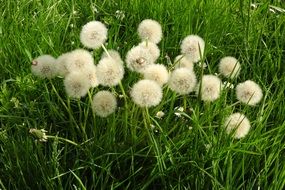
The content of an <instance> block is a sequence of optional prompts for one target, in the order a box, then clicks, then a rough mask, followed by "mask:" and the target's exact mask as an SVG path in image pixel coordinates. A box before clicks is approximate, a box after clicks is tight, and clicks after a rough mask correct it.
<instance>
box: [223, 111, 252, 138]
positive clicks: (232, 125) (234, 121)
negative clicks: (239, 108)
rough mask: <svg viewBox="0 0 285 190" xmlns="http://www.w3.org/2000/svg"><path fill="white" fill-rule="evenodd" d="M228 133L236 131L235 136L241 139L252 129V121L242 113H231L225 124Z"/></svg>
mask: <svg viewBox="0 0 285 190" xmlns="http://www.w3.org/2000/svg"><path fill="white" fill-rule="evenodd" d="M224 127H225V128H226V132H227V134H231V133H232V132H234V138H236V139H240V138H243V137H245V136H246V135H247V134H248V132H249V130H250V122H249V120H248V119H247V117H246V116H245V115H243V114H241V113H234V114H232V115H230V116H229V117H228V118H227V119H226V121H225V124H224Z"/></svg>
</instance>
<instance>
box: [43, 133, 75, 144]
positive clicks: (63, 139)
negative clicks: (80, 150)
mask: <svg viewBox="0 0 285 190" xmlns="http://www.w3.org/2000/svg"><path fill="white" fill-rule="evenodd" d="M46 137H47V138H49V139H59V140H62V141H65V142H67V143H70V144H73V145H75V146H78V144H77V143H76V142H73V141H71V140H69V139H66V138H62V137H58V136H52V135H47V136H46Z"/></svg>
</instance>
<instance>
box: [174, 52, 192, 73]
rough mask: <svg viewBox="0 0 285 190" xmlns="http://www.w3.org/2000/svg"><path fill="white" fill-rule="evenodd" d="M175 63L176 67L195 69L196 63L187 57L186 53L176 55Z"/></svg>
mask: <svg viewBox="0 0 285 190" xmlns="http://www.w3.org/2000/svg"><path fill="white" fill-rule="evenodd" d="M174 63H175V64H176V65H175V68H182V67H185V68H187V69H190V70H194V63H193V62H192V61H190V60H189V59H187V57H186V56H184V55H178V56H176V57H175V59H174Z"/></svg>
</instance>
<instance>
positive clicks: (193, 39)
mask: <svg viewBox="0 0 285 190" xmlns="http://www.w3.org/2000/svg"><path fill="white" fill-rule="evenodd" d="M204 49H205V42H204V40H203V39H202V38H201V37H200V36H198V35H189V36H187V37H185V38H184V39H183V41H182V44H181V53H182V54H184V55H185V56H187V58H188V59H189V60H190V61H192V62H194V63H195V62H198V61H200V60H201V58H202V56H203V54H204Z"/></svg>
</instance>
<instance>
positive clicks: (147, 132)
mask: <svg viewBox="0 0 285 190" xmlns="http://www.w3.org/2000/svg"><path fill="white" fill-rule="evenodd" d="M264 2H265V3H264ZM264 2H262V1H258V3H260V4H259V6H258V8H257V9H252V8H251V7H250V4H251V3H252V2H251V1H246V0H241V1H237V0H235V1H227V0H209V1H200V0H193V1H185V0H184V1H183V0H175V1H162V0H161V1H159V0H155V1H154V0H130V1H115V0H110V1H107V0H105V1H99V0H98V1H92V0H90V1H75V0H70V1H68V0H59V1H58V0H47V1H31V0H21V1H15V0H5V1H1V8H0V10H1V11H0V13H1V18H0V19H1V20H0V21H1V22H0V24H1V25H0V35H1V43H0V47H1V49H0V65H1V71H0V77H1V86H0V88H1V91H0V106H1V107H0V122H1V128H0V189H3V190H4V189H258V188H261V189H284V188H285V163H284V156H285V152H284V144H285V136H284V134H285V122H284V120H285V109H284V107H285V101H284V91H285V77H284V71H285V69H284V64H285V63H284V60H285V51H284V49H285V13H279V12H277V13H275V14H274V13H272V12H270V11H269V5H275V6H278V7H281V8H285V4H284V2H282V1H273V3H269V2H267V1H264ZM94 6H96V8H97V10H98V12H95V13H94V9H92V7H94ZM116 10H123V11H124V12H125V18H124V19H123V20H119V19H117V18H116V14H115V12H116ZM146 18H152V19H155V20H157V21H159V22H160V23H161V24H162V28H163V33H164V38H163V40H162V41H161V43H160V44H159V47H160V49H161V56H160V58H159V61H158V62H159V63H163V64H166V65H167V59H166V58H165V56H169V57H170V58H171V59H172V60H173V58H174V57H175V56H176V55H178V54H179V51H180V50H179V44H180V42H181V40H182V39H183V38H184V37H185V36H187V35H188V34H198V35H200V36H201V37H203V38H204V39H205V41H206V56H205V57H206V63H207V64H208V67H207V68H206V69H205V70H204V73H211V74H214V73H215V72H217V65H218V62H219V60H220V59H221V58H222V57H223V56H226V55H232V56H235V57H237V58H238V59H239V61H240V62H241V64H242V71H241V74H240V76H239V77H238V78H237V79H235V80H234V81H233V83H234V84H238V83H239V82H243V81H245V80H247V79H251V80H254V81H256V82H257V83H258V84H260V85H261V87H262V89H263V93H264V98H263V100H262V102H261V103H260V104H258V106H256V107H248V106H245V105H241V104H237V105H235V106H230V105H232V104H233V103H235V102H236V99H235V95H234V90H229V91H228V92H227V93H224V94H223V95H222V97H221V98H220V99H219V100H217V101H216V102H214V103H212V104H204V103H203V102H200V101H198V100H197V98H196V97H194V96H193V94H191V95H189V96H187V97H186V103H187V110H186V111H185V113H184V114H183V116H182V117H177V116H175V114H174V112H175V110H174V107H176V106H183V97H181V96H176V97H174V95H173V93H172V92H171V91H168V90H167V88H165V89H164V97H163V101H162V102H161V104H160V105H159V106H157V107H155V108H151V109H149V114H147V115H145V112H144V111H143V110H141V109H139V108H138V107H136V106H135V105H134V104H133V103H132V102H131V101H128V105H129V109H128V110H126V109H125V108H124V100H123V99H119V98H118V100H119V108H118V110H117V111H116V113H115V114H113V115H111V116H109V117H108V118H105V119H102V118H99V117H94V116H93V115H92V111H91V109H90V99H89V97H88V96H87V97H85V98H82V99H81V100H80V101H77V100H72V99H69V98H68V97H67V96H66V94H65V92H64V90H63V82H62V79H60V78H56V79H52V80H42V79H38V78H36V77H35V76H33V75H32V74H31V71H30V65H31V60H32V59H33V58H34V57H37V56H39V55H41V54H52V55H53V56H55V57H57V56H59V55H60V54H62V53H64V52H67V51H70V50H73V49H75V48H79V47H82V45H81V44H80V41H79V32H80V30H81V27H82V26H83V25H84V24H85V23H87V22H88V21H91V20H93V19H96V20H99V21H102V22H104V23H105V24H107V25H108V29H109V32H108V44H107V48H115V49H116V48H119V52H120V53H121V55H122V57H125V54H126V52H127V51H128V50H129V49H130V48H131V47H132V46H133V45H136V44H137V43H138V42H139V38H138V36H137V34H136V29H137V26H138V24H139V23H140V22H141V21H142V20H143V19H146ZM72 26H73V27H72ZM101 53H102V50H99V51H97V52H96V53H95V59H96V60H97V61H98V60H99V59H100V55H101ZM196 73H197V74H198V75H200V74H201V69H199V68H198V67H196ZM138 80H139V79H138V76H137V75H135V74H133V73H130V72H129V71H127V74H126V75H125V78H124V79H123V81H122V82H123V86H124V88H125V89H126V90H127V92H129V89H130V87H131V86H132V85H133V84H134V83H135V82H136V81H138ZM99 89H100V90H101V89H106V88H102V87H99V88H95V89H94V90H92V91H90V93H91V95H93V94H94V93H95V92H97V91H98V90H99ZM115 90H116V92H117V93H119V94H120V93H121V90H120V88H119V87H116V88H115ZM190 108H192V109H193V110H194V111H190ZM159 110H162V111H164V112H165V113H166V115H165V116H164V118H163V119H161V120H160V119H157V118H155V117H154V116H155V114H156V112H157V111H159ZM237 111H240V112H242V113H244V114H245V115H246V116H247V117H248V118H249V120H250V121H251V124H252V128H251V131H250V133H249V134H248V135H247V136H246V138H244V139H241V140H234V139H232V138H231V137H229V136H228V135H226V134H225V132H224V131H223V128H222V126H221V125H222V123H223V121H224V120H225V117H226V116H227V115H229V114H231V113H233V112H237ZM144 115H145V116H146V117H143V116H144ZM148 116H150V117H148ZM143 118H145V119H146V120H144V119H143ZM147 118H149V120H147ZM144 121H145V122H146V123H147V124H148V125H149V123H152V124H153V125H155V126H156V127H155V128H156V130H151V129H150V128H149V129H146V128H145V124H144ZM190 126H191V127H192V129H191V130H189V127H190ZM30 128H38V129H41V128H44V129H46V130H47V131H48V135H51V136H58V137H59V138H50V139H48V142H46V143H40V142H35V139H34V137H33V136H32V135H31V134H30V133H29V129H30ZM70 141H72V142H74V143H76V144H78V145H76V144H72V143H70Z"/></svg>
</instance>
